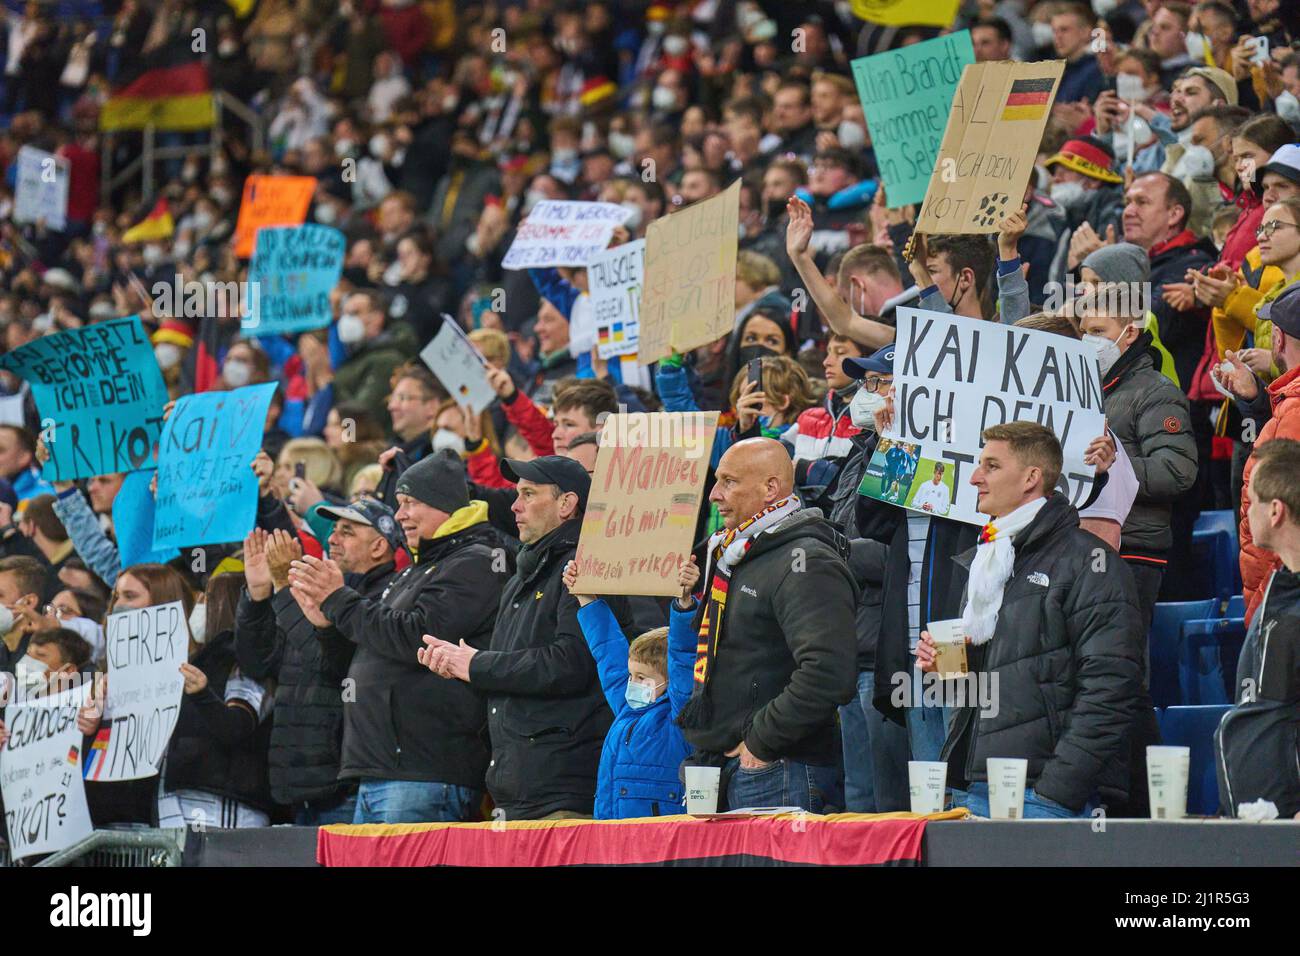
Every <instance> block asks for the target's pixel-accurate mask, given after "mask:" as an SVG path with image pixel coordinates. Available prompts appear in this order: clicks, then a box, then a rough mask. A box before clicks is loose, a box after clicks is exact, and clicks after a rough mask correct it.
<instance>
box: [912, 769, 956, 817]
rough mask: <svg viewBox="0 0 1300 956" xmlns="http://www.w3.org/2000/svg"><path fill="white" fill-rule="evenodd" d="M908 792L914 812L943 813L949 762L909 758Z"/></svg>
mask: <svg viewBox="0 0 1300 956" xmlns="http://www.w3.org/2000/svg"><path fill="white" fill-rule="evenodd" d="M907 780H908V792H909V793H910V794H911V797H912V812H913V813H942V812H943V798H944V793H945V791H946V789H947V785H948V764H946V763H945V762H944V761H942V760H909V761H908V762H907Z"/></svg>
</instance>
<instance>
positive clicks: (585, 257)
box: [501, 199, 627, 269]
mask: <svg viewBox="0 0 1300 956" xmlns="http://www.w3.org/2000/svg"><path fill="white" fill-rule="evenodd" d="M625 221H627V210H626V209H624V208H623V207H622V206H620V205H618V204H617V203H610V202H570V201H566V200H558V199H546V200H543V201H542V202H539V203H538V204H537V205H536V206H534V207H533V209H532V211H531V212H529V213H528V218H527V219H525V220H524V221H523V222H521V223H520V224H519V228H518V229H517V230H516V231H515V241H514V242H512V243H511V244H510V248H509V249H508V250H507V251H506V255H505V258H504V259H502V260H501V268H503V269H540V268H544V267H546V266H585V265H586V264H587V263H588V262H589V261H590V260H591V257H592V256H594V255H596V254H597V253H599V252H602V251H603V250H604V249H605V248H606V247H607V246H608V245H609V240H610V239H612V238H613V237H614V229H615V228H616V227H617V226H621V225H622V224H623V223H624V222H625Z"/></svg>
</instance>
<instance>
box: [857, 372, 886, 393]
mask: <svg viewBox="0 0 1300 956" xmlns="http://www.w3.org/2000/svg"><path fill="white" fill-rule="evenodd" d="M862 384H863V385H865V386H866V388H867V391H868V392H875V391H878V390H879V389H880V386H881V385H888V384H889V379H886V378H881V377H880V376H879V375H868V376H867V377H866V378H864V379H863V380H862Z"/></svg>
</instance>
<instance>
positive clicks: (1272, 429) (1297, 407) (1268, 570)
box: [1238, 366, 1300, 622]
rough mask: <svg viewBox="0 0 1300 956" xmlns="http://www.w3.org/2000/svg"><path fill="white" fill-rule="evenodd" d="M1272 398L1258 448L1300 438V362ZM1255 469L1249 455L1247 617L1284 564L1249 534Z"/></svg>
mask: <svg viewBox="0 0 1300 956" xmlns="http://www.w3.org/2000/svg"><path fill="white" fill-rule="evenodd" d="M1268 394H1269V398H1270V400H1271V401H1272V403H1273V417H1272V418H1270V419H1269V420H1268V421H1267V422H1266V423H1265V425H1264V427H1263V428H1261V429H1260V430H1259V437H1258V438H1256V439H1255V449H1256V450H1258V449H1259V448H1260V446H1261V445H1264V444H1266V443H1268V442H1270V441H1272V440H1273V439H1274V438H1292V439H1296V440H1300V366H1297V367H1296V368H1293V369H1291V370H1290V371H1288V372H1287V373H1286V374H1285V375H1282V376H1279V377H1278V378H1277V379H1275V380H1274V381H1273V384H1272V385H1270V386H1269V387H1268ZM1254 470H1255V455H1254V453H1253V452H1252V454H1251V456H1250V457H1249V458H1247V459H1246V467H1245V469H1244V470H1243V471H1242V477H1241V525H1240V527H1239V529H1238V537H1239V539H1240V541H1241V592H1242V595H1243V596H1244V597H1245V599H1246V621H1247V622H1249V621H1250V618H1251V617H1252V616H1253V615H1254V613H1255V608H1256V607H1257V606H1258V604H1259V602H1260V601H1261V600H1263V597H1264V586H1265V585H1266V584H1267V583H1268V579H1269V577H1270V576H1271V575H1272V574H1273V572H1274V571H1275V570H1276V569H1277V568H1280V567H1281V566H1282V559H1281V558H1279V557H1278V556H1277V555H1276V554H1275V553H1274V552H1272V551H1269V550H1268V549H1267V548H1261V547H1260V546H1259V545H1257V544H1255V542H1254V539H1252V538H1251V536H1250V522H1249V521H1248V520H1247V519H1246V511H1247V509H1249V508H1250V497H1249V490H1250V475H1251V472H1253V471H1254Z"/></svg>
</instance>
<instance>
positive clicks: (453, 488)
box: [396, 448, 469, 514]
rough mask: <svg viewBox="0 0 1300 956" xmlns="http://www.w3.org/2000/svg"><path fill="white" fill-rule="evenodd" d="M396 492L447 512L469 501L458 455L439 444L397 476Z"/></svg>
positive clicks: (455, 509) (463, 469)
mask: <svg viewBox="0 0 1300 956" xmlns="http://www.w3.org/2000/svg"><path fill="white" fill-rule="evenodd" d="M396 493H397V494H399V495H410V496H411V497H412V498H414V499H415V500H416V501H422V502H424V503H425V504H426V505H429V506H430V507H431V508H437V509H438V510H439V511H445V512H447V513H448V514H451V513H452V512H455V511H459V510H460V509H461V508H464V507H465V506H466V505H468V504H469V487H468V485H467V484H466V482H465V465H464V463H463V462H462V461H461V459H460V456H459V455H458V454H456V453H455V452H454V451H452V450H451V449H449V448H443V449H441V450H440V451H436V452H434V453H433V454H430V455H427V456H425V457H424V458H421V459H420V460H419V461H417V462H416V463H415V464H414V465H412V466H411V467H410V468H408V469H406V471H404V472H402V476H401V477H400V478H398V479H397V488H396Z"/></svg>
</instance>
